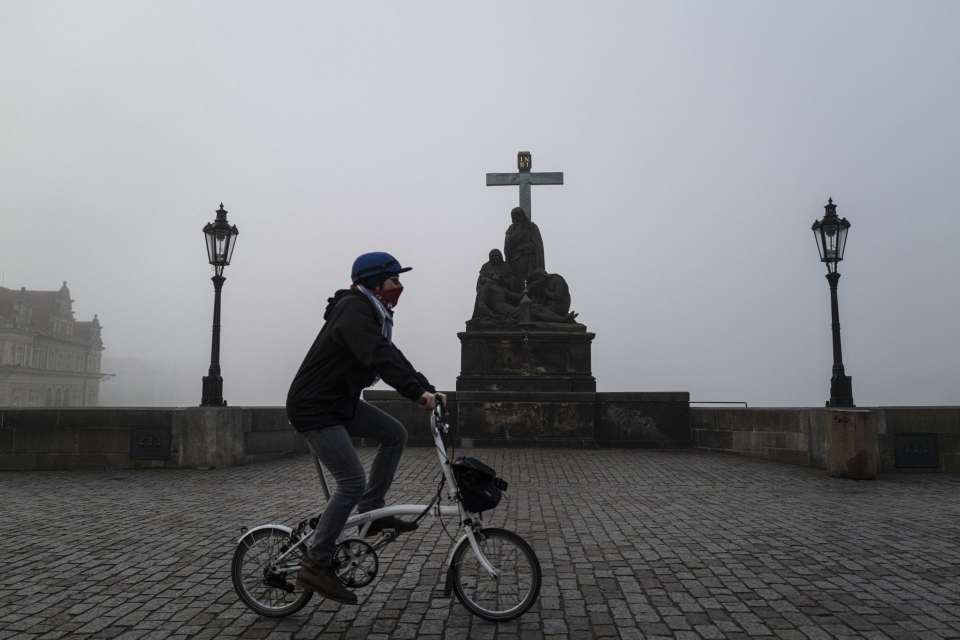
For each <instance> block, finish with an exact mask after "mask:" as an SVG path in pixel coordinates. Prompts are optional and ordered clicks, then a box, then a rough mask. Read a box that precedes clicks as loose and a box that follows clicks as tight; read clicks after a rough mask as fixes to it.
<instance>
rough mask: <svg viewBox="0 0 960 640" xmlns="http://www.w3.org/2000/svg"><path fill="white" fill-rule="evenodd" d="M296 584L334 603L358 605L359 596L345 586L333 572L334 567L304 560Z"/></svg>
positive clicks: (307, 559)
mask: <svg viewBox="0 0 960 640" xmlns="http://www.w3.org/2000/svg"><path fill="white" fill-rule="evenodd" d="M296 584H297V586H298V587H300V588H301V589H309V590H311V591H316V592H317V593H319V594H320V595H322V596H323V597H324V598H328V599H330V600H333V601H334V602H339V603H341V604H357V596H356V595H355V594H354V593H353V591H350V590H349V589H347V588H346V587H345V586H343V583H342V582H340V579H339V578H337V574H335V573H334V572H333V567H329V566H326V567H325V566H323V565H319V564H317V563H316V562H314V561H313V560H311V559H310V558H306V559H304V561H303V565H302V566H301V567H300V571H299V572H297V582H296Z"/></svg>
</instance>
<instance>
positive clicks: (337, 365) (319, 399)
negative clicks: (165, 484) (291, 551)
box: [287, 252, 446, 604]
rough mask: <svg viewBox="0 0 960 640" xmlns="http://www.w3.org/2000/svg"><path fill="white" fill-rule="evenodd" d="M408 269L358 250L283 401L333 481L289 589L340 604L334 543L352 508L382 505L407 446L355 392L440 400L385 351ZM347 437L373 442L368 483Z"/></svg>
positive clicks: (348, 594) (343, 593)
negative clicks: (379, 390) (386, 391)
mask: <svg viewBox="0 0 960 640" xmlns="http://www.w3.org/2000/svg"><path fill="white" fill-rule="evenodd" d="M411 268H412V267H406V268H404V267H401V266H400V263H399V262H398V261H397V260H396V259H395V258H394V257H393V256H392V255H390V254H389V253H384V252H374V253H365V254H363V255H361V256H360V257H359V258H357V259H356V260H355V261H354V263H353V269H352V273H351V279H352V280H353V285H351V287H350V288H349V289H341V290H340V291H337V292H336V293H335V294H334V296H333V297H332V298H329V299H328V303H327V309H326V312H325V313H324V314H323V319H324V320H325V321H326V322H325V324H324V325H323V328H322V329H321V330H320V334H319V335H318V336H317V339H316V340H315V341H314V343H313V346H311V347H310V351H309V352H308V353H307V357H306V358H305V359H304V361H303V364H302V365H300V370H299V371H298V372H297V375H296V377H294V379H293V383H292V384H291V385H290V392H289V393H288V395H287V416H288V417H289V419H290V422H291V423H292V424H293V426H294V428H296V430H297V431H299V432H300V433H302V434H303V435H304V437H306V438H307V440H308V441H309V442H310V444H311V446H312V447H313V450H314V451H315V452H316V453H317V456H318V457H319V458H320V462H321V463H322V464H323V466H324V467H325V468H326V469H327V470H328V471H329V472H330V473H331V474H332V475H333V477H334V479H335V480H336V481H337V487H336V489H335V490H334V491H333V494H332V495H331V496H330V500H329V501H328V502H327V505H326V507H325V508H324V510H323V515H322V516H321V517H320V521H319V522H318V523H317V528H316V531H315V533H314V535H313V538H312V539H311V541H310V544H309V548H308V550H307V556H308V557H307V559H306V560H305V562H304V563H303V566H302V568H301V569H300V571H299V573H298V574H297V581H296V582H297V585H298V586H300V587H302V588H305V589H311V590H313V591H317V592H319V593H320V594H322V595H323V596H325V597H327V598H329V599H331V600H335V601H337V602H341V603H344V604H356V603H357V597H356V595H354V593H353V592H352V591H350V590H348V589H347V588H346V587H344V586H343V584H342V583H341V582H340V580H339V579H338V578H337V576H336V574H335V573H334V571H333V568H332V564H333V554H334V551H335V549H336V542H337V537H338V536H339V535H340V533H341V532H342V531H343V527H344V525H345V524H346V521H347V518H349V517H350V513H351V512H352V511H353V509H354V507H358V511H359V512H360V513H365V512H367V511H371V510H373V509H379V508H381V507H383V506H384V504H385V501H384V497H385V496H386V493H387V490H388V489H389V488H390V484H391V483H392V482H393V477H394V475H395V474H396V472H397V465H398V464H399V462H400V457H401V455H402V454H403V449H404V446H405V445H406V442H407V431H406V429H404V427H403V425H402V424H400V423H399V422H398V421H397V420H396V419H394V418H392V417H390V416H389V415H387V414H386V413H384V412H383V411H381V410H379V409H377V408H376V407H374V406H372V405H370V404H367V403H366V402H363V401H362V400H360V393H361V392H362V391H363V389H364V388H366V387H368V386H370V385H372V384H374V383H375V382H376V381H377V380H378V379H381V378H382V379H383V381H384V382H386V383H387V384H389V385H390V386H391V387H393V388H394V389H396V390H397V391H399V392H400V393H401V394H402V395H403V396H405V397H407V398H409V399H410V400H412V401H414V402H417V401H420V400H421V399H422V400H423V401H425V402H424V404H423V405H421V406H422V408H423V409H424V410H427V411H429V410H432V409H433V408H434V407H435V406H436V398H437V396H439V397H440V398H441V399H442V400H443V401H446V397H445V396H444V394H442V393H437V392H436V389H435V388H434V387H433V386H432V385H431V384H430V383H429V382H428V381H427V379H426V378H425V377H424V376H423V374H421V373H420V372H418V371H416V370H415V369H414V368H413V366H412V365H411V364H410V362H409V361H407V359H406V358H405V357H404V355H403V353H401V352H400V350H399V349H398V348H397V347H396V346H395V345H394V344H393V340H392V332H393V309H394V307H395V306H396V304H397V300H398V299H399V297H400V294H401V293H402V292H403V286H402V285H401V284H400V274H401V273H404V272H406V271H410V270H411ZM351 437H356V438H370V439H373V440H376V441H377V442H379V443H380V446H379V448H378V449H377V453H376V456H375V457H374V459H373V464H372V465H371V467H370V479H369V481H367V479H366V476H365V475H364V471H363V466H362V465H361V464H360V458H359V457H358V456H357V452H356V450H355V449H354V447H353V444H352V442H351V441H350V438H351ZM416 528H417V525H416V524H415V523H413V522H407V521H404V520H401V519H400V518H397V517H395V516H391V517H388V518H381V519H379V520H376V521H374V522H373V523H371V524H370V528H369V530H368V532H367V535H368V536H369V535H372V534H376V533H379V532H380V531H382V530H383V529H395V530H396V531H398V532H404V531H412V530H413V529H416Z"/></svg>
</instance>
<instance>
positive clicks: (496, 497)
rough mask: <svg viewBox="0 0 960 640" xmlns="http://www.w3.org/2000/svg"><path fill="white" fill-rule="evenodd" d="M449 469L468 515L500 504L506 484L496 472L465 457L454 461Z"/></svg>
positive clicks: (474, 459)
mask: <svg viewBox="0 0 960 640" xmlns="http://www.w3.org/2000/svg"><path fill="white" fill-rule="evenodd" d="M451 467H452V468H453V476H454V478H456V480H457V487H458V488H459V490H460V500H461V501H462V502H463V508H464V509H466V510H467V511H469V512H470V513H482V512H483V511H489V510H490V509H493V508H494V507H496V506H497V505H498V504H500V499H501V498H502V497H503V493H502V492H503V491H506V490H507V484H508V483H507V482H506V481H505V480H503V479H502V478H498V477H497V472H496V471H494V470H493V469H491V468H490V467H488V466H487V465H485V464H483V463H482V462H480V461H479V460H477V459H476V458H469V457H467V456H462V457H460V458H457V459H456V460H454V461H453V464H452V465H451Z"/></svg>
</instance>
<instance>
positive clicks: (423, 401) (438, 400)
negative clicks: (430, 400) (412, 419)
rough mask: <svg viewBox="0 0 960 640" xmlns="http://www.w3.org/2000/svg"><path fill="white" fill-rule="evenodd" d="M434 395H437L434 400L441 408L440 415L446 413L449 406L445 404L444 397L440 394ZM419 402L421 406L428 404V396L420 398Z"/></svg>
mask: <svg viewBox="0 0 960 640" xmlns="http://www.w3.org/2000/svg"><path fill="white" fill-rule="evenodd" d="M434 396H435V398H434V402H436V403H437V408H438V409H440V415H443V414H444V413H446V412H447V408H446V407H445V406H443V398H442V397H440V395H439V394H434ZM417 404H418V405H420V406H421V407H422V406H424V405H425V404H427V400H426V398H420V399H419V400H417Z"/></svg>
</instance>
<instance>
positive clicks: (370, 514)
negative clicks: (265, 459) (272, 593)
mask: <svg viewBox="0 0 960 640" xmlns="http://www.w3.org/2000/svg"><path fill="white" fill-rule="evenodd" d="M432 415H433V426H432V432H433V441H434V444H435V446H436V449H437V457H438V458H439V459H440V466H441V468H442V469H443V476H444V479H445V480H446V485H447V491H448V494H447V497H448V498H451V499H453V500H455V501H456V505H441V504H436V505H434V506H433V507H432V508H431V512H432V514H433V515H434V517H437V518H439V517H444V516H458V517H459V518H460V522H461V523H462V524H463V528H464V536H463V537H461V538H460V539H459V540H458V541H457V542H456V544H454V545H453V548H452V549H451V550H450V554H449V555H448V556H447V566H448V568H449V565H450V562H451V560H452V558H453V554H454V552H455V551H456V550H457V548H459V547H460V545H461V544H463V543H464V540H465V539H466V540H467V541H468V542H469V544H470V546H471V547H472V548H473V552H474V554H476V556H477V560H478V561H479V562H480V564H481V566H483V568H484V569H486V570H487V572H488V573H489V574H490V575H491V576H492V577H494V578H498V577H499V576H500V570H499V569H497V568H496V567H494V566H493V565H491V564H490V562H489V561H488V560H487V557H486V556H485V555H484V554H483V551H481V549H480V545H479V544H478V543H477V538H476V535H475V534H474V529H477V528H479V527H480V522H479V521H474V520H473V519H472V518H471V517H470V514H469V513H467V512H466V511H465V510H464V509H463V504H462V502H461V501H460V494H459V490H458V488H457V481H456V478H455V477H454V475H453V469H452V467H451V465H450V459H449V458H448V457H447V446H446V443H445V441H444V439H443V436H444V435H448V434H449V433H450V427H449V426H448V425H447V424H446V423H445V422H444V421H443V411H442V408H441V407H440V406H438V407H437V408H436V409H434V410H433V411H432ZM308 446H309V443H308ZM310 455H311V457H312V458H313V464H314V467H315V469H316V471H317V475H318V476H319V478H320V483H321V484H322V485H323V493H324V495H325V496H326V497H327V499H328V500H329V499H330V490H329V487H328V486H327V480H326V477H325V476H324V473H323V467H322V466H321V465H320V460H319V458H318V457H317V454H316V452H315V451H314V450H313V447H312V446H310ZM426 509H427V505H424V504H419V505H418V504H404V505H394V506H390V507H383V508H380V509H374V510H373V511H367V512H366V513H359V514H357V515H354V516H351V517H350V518H347V522H346V524H345V525H344V528H343V532H342V533H341V534H340V536H339V537H338V538H337V543H341V542H343V541H345V540H347V539H351V538H354V537H357V538H360V539H363V538H364V536H366V534H367V531H368V530H369V529H370V524H371V523H372V522H373V521H374V520H379V519H380V518H386V517H389V516H419V515H420V514H422V513H423V512H424V511H425V510H426ZM355 526H359V527H360V531H359V532H358V533H357V535H356V536H350V535H347V531H348V530H349V528H350V527H355ZM267 527H279V528H281V529H284V530H287V531H288V532H290V533H292V532H293V531H292V529H290V528H289V527H285V526H283V525H263V526H261V527H256V528H254V529H250V530H249V531H246V532H244V534H243V535H242V536H241V537H240V541H242V540H243V539H244V538H246V537H247V536H249V535H251V534H252V533H253V532H255V531H257V530H258V529H263V528H267ZM312 533H313V530H312V529H311V530H306V529H304V530H303V531H301V532H300V539H299V540H297V542H296V544H294V545H293V546H292V547H290V548H289V549H288V550H287V551H286V552H284V553H283V554H282V555H281V556H280V557H278V558H277V559H276V560H275V561H274V564H273V567H272V568H273V570H274V571H275V572H276V573H279V574H289V573H295V572H296V571H299V569H300V567H299V566H295V567H294V566H287V567H283V566H280V565H281V562H282V561H283V560H284V559H285V558H286V557H287V556H289V555H290V554H291V553H293V551H294V550H295V549H296V548H297V547H299V546H301V545H303V544H304V543H306V541H307V540H308V539H309V538H310V536H311V534H312Z"/></svg>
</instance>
